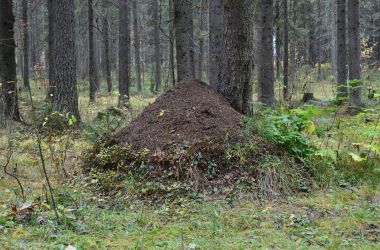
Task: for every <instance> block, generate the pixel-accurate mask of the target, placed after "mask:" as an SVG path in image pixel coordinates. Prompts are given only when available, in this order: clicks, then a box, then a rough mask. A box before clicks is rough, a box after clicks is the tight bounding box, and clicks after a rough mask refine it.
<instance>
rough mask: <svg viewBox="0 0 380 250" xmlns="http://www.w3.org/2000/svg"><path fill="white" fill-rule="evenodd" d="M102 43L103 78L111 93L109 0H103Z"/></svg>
mask: <svg viewBox="0 0 380 250" xmlns="http://www.w3.org/2000/svg"><path fill="white" fill-rule="evenodd" d="M102 5H103V11H104V13H103V17H102V23H103V24H102V26H103V42H104V62H105V78H106V81H107V90H108V92H109V93H110V92H111V91H112V72H111V58H110V35H109V22H108V19H109V11H110V10H109V8H110V7H109V0H103V1H102Z"/></svg>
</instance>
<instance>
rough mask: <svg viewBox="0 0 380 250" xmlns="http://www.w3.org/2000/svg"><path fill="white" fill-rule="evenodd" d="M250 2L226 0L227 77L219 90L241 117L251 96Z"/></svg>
mask: <svg viewBox="0 0 380 250" xmlns="http://www.w3.org/2000/svg"><path fill="white" fill-rule="evenodd" d="M251 4H252V1H251V0H245V1H242V0H224V1H223V7H224V17H223V18H224V22H225V25H224V34H225V55H226V58H225V67H224V72H225V74H224V75H225V76H224V77H223V79H222V80H223V83H222V85H221V86H220V87H219V91H220V92H221V93H222V94H223V95H224V97H225V98H226V99H227V100H228V101H229V102H230V103H231V106H232V107H233V108H234V109H236V110H237V111H238V112H240V113H242V114H248V113H249V100H250V98H251V95H252V84H251V71H252V54H251V53H252V44H251V43H252V36H251V34H252V23H251V12H250V11H251V8H250V7H251Z"/></svg>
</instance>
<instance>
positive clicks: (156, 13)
mask: <svg viewBox="0 0 380 250" xmlns="http://www.w3.org/2000/svg"><path fill="white" fill-rule="evenodd" d="M152 1H153V20H154V61H155V83H156V84H155V91H156V92H157V93H158V92H159V91H160V89H161V40H160V32H161V31H160V3H159V0H152Z"/></svg>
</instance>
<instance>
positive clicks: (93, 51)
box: [87, 0, 99, 102]
mask: <svg viewBox="0 0 380 250" xmlns="http://www.w3.org/2000/svg"><path fill="white" fill-rule="evenodd" d="M87 3H88V56H89V61H88V63H89V68H88V69H89V77H90V102H95V101H96V91H98V87H99V65H98V52H97V46H96V38H95V35H94V30H95V27H94V26H95V22H94V6H93V5H94V0H87Z"/></svg>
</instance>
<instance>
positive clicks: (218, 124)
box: [118, 80, 243, 152]
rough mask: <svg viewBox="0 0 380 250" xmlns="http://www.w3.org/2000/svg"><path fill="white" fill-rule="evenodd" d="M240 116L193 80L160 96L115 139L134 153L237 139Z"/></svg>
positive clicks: (220, 97) (218, 97)
mask: <svg viewBox="0 0 380 250" xmlns="http://www.w3.org/2000/svg"><path fill="white" fill-rule="evenodd" d="M241 118H242V117H241V115H240V114H239V113H238V112H237V111H235V110H234V109H233V108H232V107H231V106H230V104H229V103H228V102H227V101H226V100H225V99H224V97H223V96H222V95H220V94H219V93H217V92H216V91H215V90H214V89H213V88H211V87H210V86H208V85H206V84H205V83H203V82H200V81H197V80H191V81H182V82H179V83H178V84H177V85H175V86H174V87H172V88H170V89H169V90H168V91H166V92H165V93H164V94H163V95H161V96H160V97H159V98H158V99H157V100H156V101H155V102H154V103H153V104H151V105H149V106H148V107H146V108H145V110H144V111H143V112H142V113H141V114H140V115H139V116H138V117H136V118H135V119H134V120H132V122H131V123H130V125H129V126H128V127H126V128H125V129H123V130H122V131H121V132H120V134H119V135H118V138H119V139H120V140H121V142H122V143H128V144H131V145H132V147H133V148H134V149H137V150H141V149H144V148H147V149H149V150H151V152H154V151H160V150H164V149H165V148H166V147H167V146H169V145H173V144H192V143H194V142H196V141H200V140H203V139H206V138H207V139H208V140H210V141H213V142H215V143H224V142H226V140H228V141H229V142H234V141H237V140H238V139H239V135H240V134H241V131H242V129H243V127H242V123H241Z"/></svg>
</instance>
